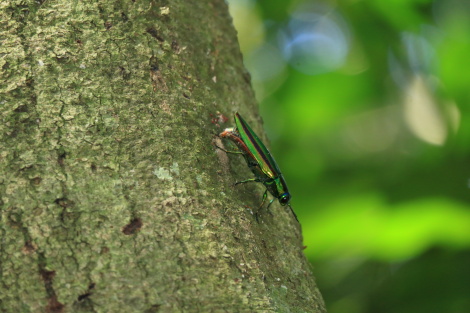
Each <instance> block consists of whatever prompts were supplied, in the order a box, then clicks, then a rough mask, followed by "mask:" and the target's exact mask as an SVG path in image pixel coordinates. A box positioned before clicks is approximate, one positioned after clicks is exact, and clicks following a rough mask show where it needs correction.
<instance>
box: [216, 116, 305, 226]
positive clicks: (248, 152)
mask: <svg viewBox="0 0 470 313" xmlns="http://www.w3.org/2000/svg"><path fill="white" fill-rule="evenodd" d="M219 136H220V137H222V138H227V139H230V140H231V141H233V142H234V143H235V145H236V146H237V147H238V149H239V151H236V152H235V151H227V150H225V149H222V150H224V151H225V152H228V153H238V154H242V155H243V157H244V158H245V161H246V163H247V164H248V167H249V168H250V170H251V171H252V172H253V174H254V175H255V178H251V179H247V180H244V181H241V182H238V183H236V185H237V184H241V183H247V182H261V183H262V184H263V185H264V186H265V187H266V191H265V192H264V194H263V201H262V202H261V205H260V207H261V206H262V205H263V203H264V202H265V201H266V197H267V194H268V191H269V192H270V193H271V194H272V195H273V196H274V198H275V199H278V200H279V203H280V204H281V205H283V206H285V205H288V206H289V208H290V210H291V211H292V214H293V215H294V217H295V219H296V220H297V221H298V219H297V216H296V215H295V213H294V210H293V209H292V207H291V206H290V205H289V201H290V199H291V195H290V193H289V190H288V189H287V184H286V181H285V180H284V177H283V176H282V173H281V170H280V169H279V166H277V163H276V161H275V160H274V158H273V157H272V155H271V153H270V152H269V150H268V149H267V148H266V146H265V145H264V144H263V142H262V141H261V140H260V139H259V138H258V136H257V135H256V134H255V132H254V131H253V130H252V129H251V127H250V126H249V125H248V123H247V122H246V121H245V120H244V119H243V118H242V117H241V116H240V114H238V112H237V113H235V128H226V129H225V130H224V131H223V132H222V133H220V135H219ZM273 201H274V199H272V200H271V201H270V202H269V204H268V208H269V206H270V205H271V204H272V203H273Z"/></svg>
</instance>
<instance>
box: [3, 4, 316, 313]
mask: <svg viewBox="0 0 470 313" xmlns="http://www.w3.org/2000/svg"><path fill="white" fill-rule="evenodd" d="M227 12H228V10H227V7H226V4H225V3H224V1H222V0H213V1H194V2H188V1H171V2H170V1H150V0H145V1H105V0H102V1H93V2H84V1H73V2H67V1H52V0H51V1H33V0H29V1H13V0H11V1H2V2H1V3H0V33H1V34H0V38H2V45H1V46H0V55H2V58H0V79H1V83H0V112H1V118H2V122H1V123H0V130H1V132H0V134H1V135H0V136H1V140H0V196H1V198H0V201H1V202H0V204H1V214H0V231H1V235H2V241H1V243H0V280H1V283H2V284H1V287H0V310H2V311H5V312H211V311H214V312H219V311H224V310H226V311H230V312H252V311H256V312H287V311H292V312H324V306H323V302H322V299H321V296H320V293H319V292H318V289H317V288H316V286H315V282H314V280H313V276H312V273H311V268H310V266H309V264H308V262H307V261H306V259H305V257H304V255H303V253H302V249H301V246H302V243H301V240H302V238H301V233H300V229H299V227H298V225H297V224H296V222H295V220H294V219H293V217H292V216H291V215H290V213H289V212H288V211H284V210H283V208H281V207H280V206H274V207H273V208H272V209H271V210H272V214H269V213H266V212H265V213H264V214H263V215H262V219H261V221H260V222H259V223H258V222H257V221H256V219H255V218H254V217H253V216H252V214H251V213H250V209H247V208H246V206H248V207H251V208H256V206H257V203H259V202H258V201H259V198H258V196H259V194H260V193H262V188H261V186H251V187H250V188H243V187H242V188H240V189H233V188H232V187H231V186H230V183H229V182H230V181H232V180H234V179H236V178H235V177H227V173H225V172H222V171H221V170H220V167H221V165H220V163H219V161H218V157H217V153H216V152H215V149H214V148H213V146H212V144H211V143H212V139H213V135H214V134H216V133H217V132H219V131H220V130H221V128H223V127H225V126H228V125H219V124H218V123H214V119H213V116H214V115H215V114H217V113H216V112H217V111H221V112H224V113H225V114H227V115H230V114H231V113H232V112H234V111H236V110H240V111H243V112H246V113H247V114H245V116H247V118H250V119H251V120H252V121H253V122H254V123H256V121H259V119H255V116H256V109H255V108H256V105H255V100H254V97H253V92H252V90H251V86H250V82H249V79H248V75H247V73H246V70H245V69H244V68H243V63H242V58H241V55H240V52H239V49H238V45H237V42H236V34H235V31H234V29H233V27H232V25H231V21H230V17H229V16H228V13H227ZM248 112H250V113H248ZM257 130H260V127H258V129H257ZM239 161H240V160H237V159H236V158H230V163H233V168H232V170H231V171H230V172H229V174H233V173H240V175H249V174H250V173H249V170H247V169H246V168H245V167H244V164H243V162H242V161H241V162H239Z"/></svg>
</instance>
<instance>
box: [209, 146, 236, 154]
mask: <svg viewBox="0 0 470 313" xmlns="http://www.w3.org/2000/svg"><path fill="white" fill-rule="evenodd" d="M214 146H215V147H216V148H218V149H220V150H222V151H223V152H225V153H232V154H243V152H241V151H229V150H226V149H224V148H221V147H219V146H217V145H214Z"/></svg>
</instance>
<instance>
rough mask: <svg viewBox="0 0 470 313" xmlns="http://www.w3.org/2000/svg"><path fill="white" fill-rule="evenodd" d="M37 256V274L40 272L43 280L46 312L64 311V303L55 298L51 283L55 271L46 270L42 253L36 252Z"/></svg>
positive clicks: (60, 312) (58, 312)
mask: <svg viewBox="0 0 470 313" xmlns="http://www.w3.org/2000/svg"><path fill="white" fill-rule="evenodd" d="M38 256H39V257H38V261H39V264H38V266H39V274H41V277H42V280H43V281H44V288H45V289H46V294H47V305H46V313H62V312H64V305H63V304H62V303H60V302H59V300H57V295H56V293H55V290H54V287H53V285H52V282H53V280H54V276H55V271H48V270H46V268H45V267H46V266H45V264H46V258H45V257H44V255H43V254H42V253H38Z"/></svg>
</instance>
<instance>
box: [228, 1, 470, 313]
mask: <svg viewBox="0 0 470 313" xmlns="http://www.w3.org/2000/svg"><path fill="white" fill-rule="evenodd" d="M229 3H230V8H231V13H232V15H233V17H234V24H235V26H236V28H237V30H238V32H239V40H240V45H241V48H242V51H243V53H244V58H245V63H246V66H247V67H248V69H249V71H250V72H251V73H252V80H253V85H254V87H255V90H256V93H257V96H258V99H259V101H260V108H261V115H262V116H263V118H264V121H265V128H266V130H267V133H268V135H269V137H270V138H271V147H272V149H271V150H272V152H273V154H274V155H275V156H276V160H277V162H278V163H279V165H280V167H281V169H282V170H283V174H284V176H285V177H286V179H287V182H288V184H289V188H290V191H291V193H292V194H293V201H292V204H293V207H294V209H295V211H296V212H297V215H298V216H299V219H300V221H301V223H302V227H303V232H304V241H305V245H307V249H306V250H305V253H306V254H307V256H308V257H309V259H310V260H311V261H312V263H313V264H314V266H315V270H314V272H315V275H316V277H317V278H318V284H319V287H320V289H321V291H322V293H323V296H324V297H325V300H326V302H327V307H328V311H329V312H330V313H355V312H361V313H362V312H371V313H372V312H373V313H377V312H381V313H383V312H397V313H398V312H400V313H403V312H414V313H419V312H427V313H429V312H447V313H452V312H456V313H457V312H470V300H469V299H470V297H469V296H468V295H469V294H470V267H469V266H468V264H469V260H470V259H469V257H470V208H469V201H470V192H469V191H470V190H469V184H470V166H469V161H470V158H469V156H470V144H469V142H470V121H469V118H470V117H469V116H470V114H469V113H470V112H469V111H470V108H469V105H468V103H470V99H469V98H470V92H469V85H470V71H468V70H467V69H466V65H467V64H466V62H467V58H468V54H469V52H470V36H469V35H468V34H470V2H469V1H468V0H440V1H431V0H393V1H392V0H390V1H382V0H367V1H366V0H349V1H346V0H345V1H322V2H320V1H301V0H290V1H287V0H282V1H281V0H275V1H263V0H259V1H255V0H231V1H229Z"/></svg>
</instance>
